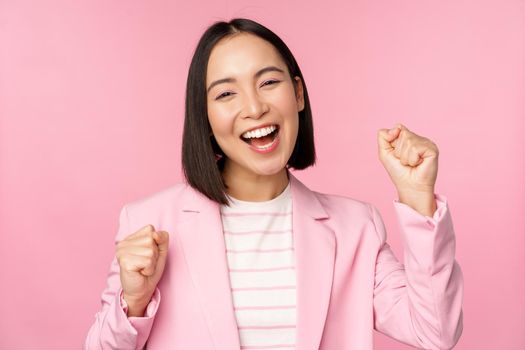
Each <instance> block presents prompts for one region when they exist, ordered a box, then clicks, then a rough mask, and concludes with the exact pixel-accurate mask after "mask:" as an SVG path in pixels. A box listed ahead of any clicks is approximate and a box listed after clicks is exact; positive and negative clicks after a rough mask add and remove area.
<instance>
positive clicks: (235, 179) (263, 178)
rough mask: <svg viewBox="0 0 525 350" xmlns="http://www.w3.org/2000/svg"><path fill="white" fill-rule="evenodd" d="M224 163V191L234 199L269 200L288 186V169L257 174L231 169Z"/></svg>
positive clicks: (249, 200)
mask: <svg viewBox="0 0 525 350" xmlns="http://www.w3.org/2000/svg"><path fill="white" fill-rule="evenodd" d="M227 165H228V164H226V165H225V167H224V170H223V172H222V177H223V179H224V182H225V183H226V185H227V186H228V188H227V189H226V193H227V194H228V195H230V196H231V197H233V198H235V199H239V200H241V201H248V202H262V201H269V200H271V199H273V198H275V197H277V196H278V195H279V194H281V193H282V192H283V191H284V189H285V188H286V186H288V182H289V178H288V171H287V169H286V168H283V169H282V170H281V171H279V172H278V173H276V174H274V175H258V174H254V173H248V172H242V171H239V170H237V169H235V170H237V171H235V170H234V169H231V168H230V167H228V166H227Z"/></svg>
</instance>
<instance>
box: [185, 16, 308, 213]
mask: <svg viewBox="0 0 525 350" xmlns="http://www.w3.org/2000/svg"><path fill="white" fill-rule="evenodd" d="M242 32H244V33H249V34H253V35H256V36H258V37H260V38H262V39H263V40H266V41H267V42H269V43H270V44H272V45H273V46H274V47H275V48H276V49H277V51H278V52H279V54H280V56H281V58H282V59H283V61H284V62H285V63H286V66H287V68H288V72H289V73H290V76H291V78H292V82H294V83H295V79H294V77H296V76H298V77H300V78H301V82H302V84H303V95H304V108H303V110H302V111H300V112H299V128H298V134H297V140H296V142H295V146H294V149H293V151H292V154H291V156H290V159H289V160H288V163H287V165H286V167H287V168H293V169H297V170H300V169H305V168H307V167H309V166H312V165H314V163H315V158H316V156H315V146H314V132H313V121H312V111H311V108H310V101H309V99H308V91H307V89H306V84H305V81H304V78H303V75H302V73H301V70H300V69H299V65H298V64H297V62H296V60H295V58H294V56H293V55H292V52H291V51H290V49H289V48H288V46H286V44H285V43H284V42H283V41H282V40H281V38H279V37H278V36H277V35H276V34H275V33H274V32H272V31H271V30H270V29H268V28H266V27H264V26H263V25H261V24H259V23H257V22H255V21H253V20H250V19H246V18H234V19H232V20H230V21H229V22H225V21H218V22H215V23H213V24H212V25H211V26H210V27H208V29H206V31H205V32H204V34H203V35H202V37H201V38H200V40H199V42H198V44H197V47H196V49H195V52H194V54H193V58H192V60H191V64H190V68H189V71H188V78H187V82H186V106H185V115H184V131H183V136H182V169H183V172H184V176H185V178H186V181H187V182H188V183H189V185H190V186H191V187H193V188H195V189H196V190H197V191H199V192H201V193H202V194H204V195H205V196H206V197H208V198H209V199H211V200H213V201H215V202H217V203H219V204H226V205H228V200H227V197H226V188H227V186H226V184H225V183H224V180H223V178H222V175H221V171H222V169H223V167H224V161H225V159H226V156H225V154H224V152H223V151H222V149H221V148H220V147H219V145H218V144H217V141H216V140H215V137H214V136H213V133H212V129H211V126H210V123H209V120H208V106H207V94H206V72H207V67H208V60H209V57H210V53H211V51H212V49H213V48H214V46H215V45H216V44H217V43H218V42H219V41H220V40H221V39H223V38H225V37H228V36H232V35H235V34H238V33H242ZM293 85H294V89H296V86H295V84H293Z"/></svg>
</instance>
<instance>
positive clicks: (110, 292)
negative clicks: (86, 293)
mask: <svg viewBox="0 0 525 350" xmlns="http://www.w3.org/2000/svg"><path fill="white" fill-rule="evenodd" d="M129 234H131V231H130V225H129V219H128V214H127V209H126V206H123V207H122V209H121V210H120V219H119V227H118V232H117V235H116V237H115V244H116V243H117V242H118V241H119V240H121V239H123V238H124V237H125V236H127V235H129ZM101 304H102V307H101V309H100V310H99V311H98V312H97V313H96V314H95V321H94V323H93V324H92V325H91V327H90V329H89V331H88V333H87V337H86V339H85V341H84V345H83V350H105V349H122V350H124V349H129V350H141V349H143V348H144V345H145V344H146V341H147V340H148V337H149V334H150V331H151V327H152V325H153V321H154V318H155V315H156V313H157V309H158V307H159V304H160V291H159V289H158V287H157V288H156V289H155V292H154V294H153V296H152V298H151V301H150V302H149V304H148V306H147V308H146V311H145V314H144V316H143V317H128V316H127V305H126V302H125V300H124V298H123V297H122V286H121V283H120V266H119V264H118V261H117V258H116V256H114V257H113V260H112V261H111V265H110V268H109V272H108V274H107V278H106V287H105V289H104V290H103V292H102V297H101Z"/></svg>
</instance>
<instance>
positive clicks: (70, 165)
mask: <svg viewBox="0 0 525 350" xmlns="http://www.w3.org/2000/svg"><path fill="white" fill-rule="evenodd" d="M232 17H248V18H252V19H255V20H257V21H260V22H261V23H262V24H264V25H267V26H268V27H269V28H271V29H272V30H274V31H275V32H276V33H277V34H278V35H280V36H281V37H282V38H283V40H284V41H285V42H286V43H287V44H288V45H289V47H290V48H291V50H292V52H294V54H295V55H296V58H297V60H298V62H299V64H300V66H301V68H302V70H303V73H304V75H305V82H306V84H307V87H308V89H309V93H310V97H311V103H312V107H313V112H314V123H315V131H316V145H317V150H318V156H319V159H318V164H317V166H316V167H314V168H310V169H308V170H306V171H303V172H295V174H296V175H297V177H299V178H300V179H301V180H302V181H303V182H305V183H306V184H307V185H309V186H310V187H311V188H312V189H316V190H319V191H322V192H328V193H339V194H344V195H347V196H351V197H354V198H357V199H360V200H365V201H369V202H371V203H373V204H375V205H376V206H377V207H378V208H379V209H380V211H381V213H382V215H383V218H384V221H385V224H386V226H387V229H388V232H389V243H390V244H391V245H392V247H393V249H394V251H395V252H396V254H397V255H398V257H401V256H402V245H401V243H402V242H401V241H400V235H399V228H398V226H397V221H396V220H395V217H394V211H393V207H392V200H393V199H394V198H395V195H396V193H395V188H394V187H393V184H392V183H391V182H390V179H389V178H388V175H387V173H386V171H385V170H384V168H383V167H382V165H381V163H380V162H379V160H378V158H377V144H376V131H377V129H379V128H383V127H390V126H393V125H394V123H395V122H402V123H404V124H405V125H406V126H407V127H408V128H409V129H411V130H412V131H414V132H416V133H418V134H420V135H423V136H426V137H428V138H430V139H432V140H433V141H434V142H436V144H437V145H438V147H439V149H440V168H439V176H438V181H437V185H436V192H438V193H440V194H444V195H446V196H447V197H448V199H449V207H450V210H451V213H452V217H453V219H454V227H455V229H456V234H457V259H458V261H459V263H460V265H461V267H462V269H463V272H464V277H465V297H464V331H463V336H462V338H461V339H460V341H459V343H458V346H457V347H456V348H457V349H495V348H498V349H506V350H512V349H524V348H525V297H524V296H525V264H524V262H525V258H524V255H523V253H522V252H523V247H524V245H525V220H524V214H523V212H524V210H525V141H524V140H525V138H524V135H525V133H524V131H523V130H524V129H525V98H524V97H525V39H524V38H525V2H524V1H496V0H492V1H479V0H476V1H474V0H471V1H433V2H430V1H419V0H418V1H411V0H405V1H340V2H335V1H326V0H324V1H320V2H305V1H289V2H284V3H281V2H280V1H250V2H247V1H234V0H227V1H211V0H210V1H178V2H174V1H172V2H168V1H108V0H104V1H102V0H100V1H92V0H90V1H66V0H64V1H53V0H48V1H46V4H42V2H40V1H23V0H22V1H21V0H13V1H8V0H3V1H0V195H1V196H0V232H1V235H0V281H1V282H0V310H2V311H1V317H0V348H2V349H55V350H61V349H78V348H80V346H81V344H82V342H83V341H84V338H85V336H86V333H87V330H88V328H89V327H90V325H91V323H92V322H93V321H94V315H95V313H96V312H97V311H98V309H99V307H100V293H101V292H102V290H103V288H104V286H105V274H106V272H107V270H108V268H109V264H110V261H111V259H112V257H113V254H114V245H113V239H114V236H115V234H116V230H117V223H118V212H119V209H120V207H121V206H122V205H123V204H125V203H126V202H128V201H132V200H135V199H139V198H141V197H143V196H146V195H148V194H151V193H153V192H156V191H158V190H161V189H163V188H165V187H167V186H170V185H172V184H173V183H175V182H177V181H179V180H181V179H182V175H181V168H180V144H181V135H182V125H183V112H184V93H185V90H184V89H185V83H186V74H187V70H188V65H189V62H190V59H191V55H192V53H193V50H194V48H195V45H196V43H197V40H198V38H199V37H200V35H201V34H202V32H203V31H204V30H205V28H206V27H207V26H208V25H210V24H211V23H212V22H214V21H215V20H229V19H230V18H232ZM376 348H377V349H392V350H396V349H407V348H410V347H408V346H406V345H403V344H401V343H398V342H396V341H394V340H392V339H390V338H387V337H386V336H383V335H382V334H379V333H376Z"/></svg>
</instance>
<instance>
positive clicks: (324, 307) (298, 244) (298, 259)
mask: <svg viewBox="0 0 525 350" xmlns="http://www.w3.org/2000/svg"><path fill="white" fill-rule="evenodd" d="M289 174H290V181H291V189H292V202H293V208H292V216H293V219H292V220H293V222H292V225H293V239H294V251H295V266H296V273H297V328H296V348H297V349H301V350H309V349H312V350H313V349H319V346H320V342H321V338H322V335H323V329H324V324H325V320H326V315H327V312H328V305H329V303H330V295H331V291H332V280H333V271H334V263H335V247H336V240H335V233H334V231H333V230H332V229H331V228H330V227H328V226H327V225H326V223H325V220H326V219H328V218H329V215H328V214H327V212H326V211H325V209H324V208H323V206H322V205H321V203H320V202H319V200H318V199H317V197H316V196H315V194H314V193H313V192H312V191H311V190H310V189H308V188H307V187H306V186H305V185H304V184H303V183H302V182H300V181H299V180H298V179H297V178H296V177H295V176H293V175H292V174H291V173H289Z"/></svg>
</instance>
